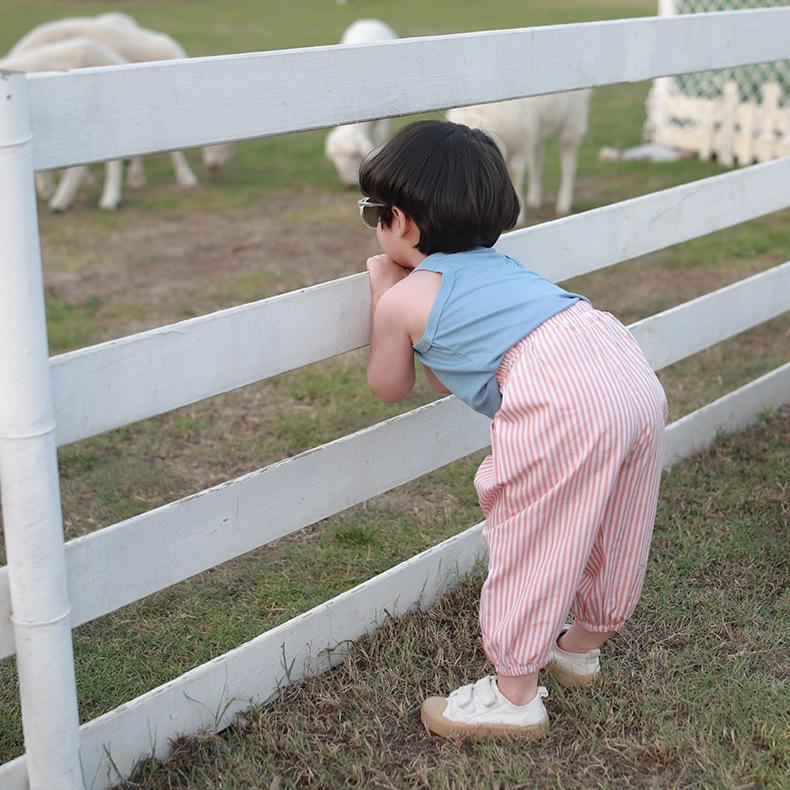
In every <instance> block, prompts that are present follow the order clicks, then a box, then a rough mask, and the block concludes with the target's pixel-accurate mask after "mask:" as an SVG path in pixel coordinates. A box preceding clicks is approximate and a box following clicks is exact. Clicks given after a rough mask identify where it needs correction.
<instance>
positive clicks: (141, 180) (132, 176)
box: [105, 156, 145, 189]
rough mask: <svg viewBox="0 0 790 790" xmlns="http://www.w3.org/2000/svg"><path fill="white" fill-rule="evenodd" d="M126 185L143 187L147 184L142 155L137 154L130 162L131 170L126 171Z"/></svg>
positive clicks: (131, 187)
mask: <svg viewBox="0 0 790 790" xmlns="http://www.w3.org/2000/svg"><path fill="white" fill-rule="evenodd" d="M105 183H106V182H105ZM126 186H128V187H129V188H130V189H142V188H143V187H144V186H145V168H144V167H143V157H142V156H135V157H134V158H133V159H132V160H131V161H130V162H129V171H128V172H127V173H126Z"/></svg>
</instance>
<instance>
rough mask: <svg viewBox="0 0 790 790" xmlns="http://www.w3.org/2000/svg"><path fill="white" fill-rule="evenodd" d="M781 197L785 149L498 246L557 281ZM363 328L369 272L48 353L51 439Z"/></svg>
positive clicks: (261, 371)
mask: <svg viewBox="0 0 790 790" xmlns="http://www.w3.org/2000/svg"><path fill="white" fill-rule="evenodd" d="M747 195H748V199H747V197H746V196H747ZM786 206H790V158H785V159H781V160H778V161H776V162H769V163H766V164H761V165H754V166H753V167H748V168H744V169H742V170H738V171H734V172H731V173H726V174H723V175H718V176H712V177H711V178H705V179H702V180H700V181H695V182H692V183H690V184H683V185H681V186H678V187H672V188H670V189H666V190H663V191H662V192H655V193H653V194H651V195H645V196H642V197H638V198H633V199H631V200H626V201H622V202H620V203H615V204H612V205H610V206H604V207H602V208H596V209H593V210H591V211H587V212H584V213H583V214H577V215H575V216H572V217H566V218H563V219H559V220H555V221H553V222H547V223H545V224H542V225H538V226H535V227H532V228H525V229H523V230H519V231H515V232H512V233H509V234H506V235H505V236H503V237H502V239H500V241H499V243H498V244H497V249H498V250H500V251H502V252H505V253H508V254H511V255H515V256H516V257H518V258H519V259H520V260H522V261H524V262H525V265H527V266H530V267H531V266H532V261H534V262H535V264H534V268H535V269H536V270H537V271H538V272H539V273H540V274H542V275H543V276H544V277H548V278H549V279H550V280H553V281H555V282H556V281H562V280H564V279H567V278H569V277H573V276H576V275H579V274H584V273H585V272H589V271H594V270H596V269H600V268H603V267H605V266H610V265H613V264H616V263H620V262H622V261H624V260H627V259H629V258H634V257H637V256H639V255H644V254H646V253H649V252H654V251H656V250H659V249H662V248H664V247H668V246H671V245H673V244H678V243H680V242H684V241H688V240H689V239H692V238H695V237H697V236H702V235H705V234H707V233H711V232H713V231H716V230H721V229H723V228H726V227H730V226H732V225H735V224H737V223H740V222H745V221H747V220H750V219H754V218H756V217H759V216H763V215H765V214H769V213H771V212H774V211H779V210H780V209H783V208H785V207H786ZM635 227H639V228H640V232H639V233H635V232H634V228H635ZM286 327H289V329H288V331H286V329H285V328H286ZM294 327H295V328H297V331H298V334H294V330H293V329H291V328H294ZM369 337H370V309H369V286H368V278H367V275H365V274H357V275H352V276H351V277H345V278H342V279H339V280H335V281H333V282H328V283H322V284H321V285H316V286H312V287H310V288H305V289H302V290H300V291H294V292H292V293H288V294H283V295H281V296H275V297H271V298H269V299H264V300H261V301H258V302H253V303H250V304H246V305H241V306H239V307H232V308H230V309H227V310H220V311H218V312H215V313H211V314H209V315H205V316H200V317H199V318H192V319H189V320H187V321H181V322H179V323H176V324H171V325H169V326H163V327H159V328H157V329H152V330H149V331H146V332H140V333H138V334H135V335H130V336H128V337H124V338H120V339H118V340H111V341H108V342H106V343H100V344H98V345H95V346H90V347H87V348H83V349H79V350H78V351H71V352H69V353H67V354H62V355H60V356H57V357H54V358H53V359H52V386H53V390H54V400H55V413H56V422H57V439H58V444H59V445H63V444H68V443H70V442H74V441H78V440H80V439H85V438H88V437H90V436H94V435H96V434H99V433H102V432H104V431H108V430H111V429H113V428H118V427H120V426H122V425H127V424H129V423H131V422H135V421H137V420H142V419H146V418H148V417H153V416H155V415H158V414H162V413H164V412H166V411H169V410H171V409H176V408H179V407H181V406H186V405H188V404H190V403H194V402H196V401H198V400H201V399H203V398H208V397H211V396H213V395H218V394H220V393H223V392H227V391H229V390H232V389H236V388H238V387H242V386H245V385H247V384H251V383H253V382H255V381H260V380H261V379H264V378H269V377H271V376H276V375H278V374H280V373H283V372H285V371H287V370H292V369H295V368H299V367H302V366H304V365H308V364H311V363H313V362H318V361H320V360H323V359H327V358H328V357H331V356H334V355H336V354H341V353H344V352H347V351H351V350H353V349H356V348H361V347H363V346H365V345H367V343H368V339H369ZM151 382H156V386H155V387H152V386H151Z"/></svg>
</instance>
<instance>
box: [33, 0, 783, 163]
mask: <svg viewBox="0 0 790 790" xmlns="http://www.w3.org/2000/svg"><path fill="white" fill-rule="evenodd" d="M700 42H704V43H705V45H704V46H700ZM787 57H790V8H772V9H758V10H741V11H725V12H720V13H706V14H691V15H682V16H674V17H649V18H641V19H623V20H616V21H606V22H587V23H581V24H571V25H552V26H546V27H534V28H524V29H520V30H504V31H497V32H485V33H466V34H461V35H458V34H455V35H450V36H432V37H428V38H414V39H402V40H398V41H391V42H390V41H387V42H379V43H376V44H362V45H353V46H349V45H346V46H338V45H334V46H329V47H312V48H309V49H296V50H282V51H278V52H259V53H249V54H244V55H224V56H219V57H208V58H190V59H187V60H183V61H176V62H172V61H169V62H167V63H161V62H160V63H151V64H134V65H128V66H115V67H111V68H103V69H82V70H79V71H77V72H72V73H69V74H49V73H47V74H42V75H37V76H34V77H31V80H30V81H31V83H32V85H31V88H32V91H31V101H32V121H33V130H34V141H33V144H34V161H35V167H36V169H42V170H43V169H48V168H57V167H64V166H66V165H71V164H81V163H85V162H94V161H100V160H107V159H118V158H121V157H128V156H130V155H133V154H145V153H154V152H157V151H166V150H172V149H178V148H189V147H191V146H198V145H205V144H207V143H216V142H224V141H229V140H243V139H249V138H253V137H263V136H267V135H274V134H283V133H285V132H293V131H301V130H305V129H315V128H319V127H326V126H333V125H335V124H342V123H349V122H352V121H362V120H368V119H372V118H380V117H389V116H397V115H408V114H411V113H417V112H425V111H431V110H436V109H444V108H447V107H456V106H461V105H466V104H477V103H481V102H493V101H501V100H503V99H512V98H517V97H521V96H534V95H538V94H543V93H554V92H557V91H566V90H572V89H574V88H586V87H593V86H598V85H609V84H613V83H619V82H638V81H641V80H648V79H652V78H654V77H660V76H667V75H673V74H682V73H688V72H694V71H703V70H708V69H717V68H724V67H729V66H738V65H744V64H749V63H761V62H766V61H772V60H780V59H783V58H787ZM87 107H89V108H90V123H87V122H86V117H85V108H87ZM209 107H210V108H211V112H207V111H206V108H209Z"/></svg>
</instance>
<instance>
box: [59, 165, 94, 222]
mask: <svg viewBox="0 0 790 790" xmlns="http://www.w3.org/2000/svg"><path fill="white" fill-rule="evenodd" d="M87 170H88V168H87V167H86V166H85V165H78V166H77V167H70V168H68V169H67V170H66V171H65V172H64V173H63V176H62V177H61V179H60V183H59V184H58V188H57V189H56V190H55V194H54V195H53V196H52V200H50V201H49V207H50V209H52V211H65V210H66V209H67V208H68V207H69V206H70V205H71V204H72V203H73V202H74V198H75V196H76V194H77V190H78V189H79V187H80V184H81V183H82V179H83V178H84V176H85V173H86V172H87Z"/></svg>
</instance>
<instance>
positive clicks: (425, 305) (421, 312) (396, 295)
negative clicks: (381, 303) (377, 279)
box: [389, 271, 442, 340]
mask: <svg viewBox="0 0 790 790" xmlns="http://www.w3.org/2000/svg"><path fill="white" fill-rule="evenodd" d="M441 285H442V275H441V274H437V273H436V272H428V271H419V272H412V273H411V274H410V275H409V276H408V277H404V278H403V279H402V280H401V281H400V282H399V283H398V284H397V285H395V286H393V287H392V288H391V289H390V291H389V293H390V297H391V298H392V300H393V301H397V304H398V312H400V313H401V315H402V316H403V318H404V320H405V322H406V325H407V327H408V331H409V334H410V335H411V337H412V339H413V340H415V339H417V338H419V337H421V336H422V335H423V334H424V332H425V327H426V326H427V325H428V316H429V315H430V313H431V308H432V307H433V303H434V302H435V301H436V297H437V295H438V293H439V289H440V288H441Z"/></svg>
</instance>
